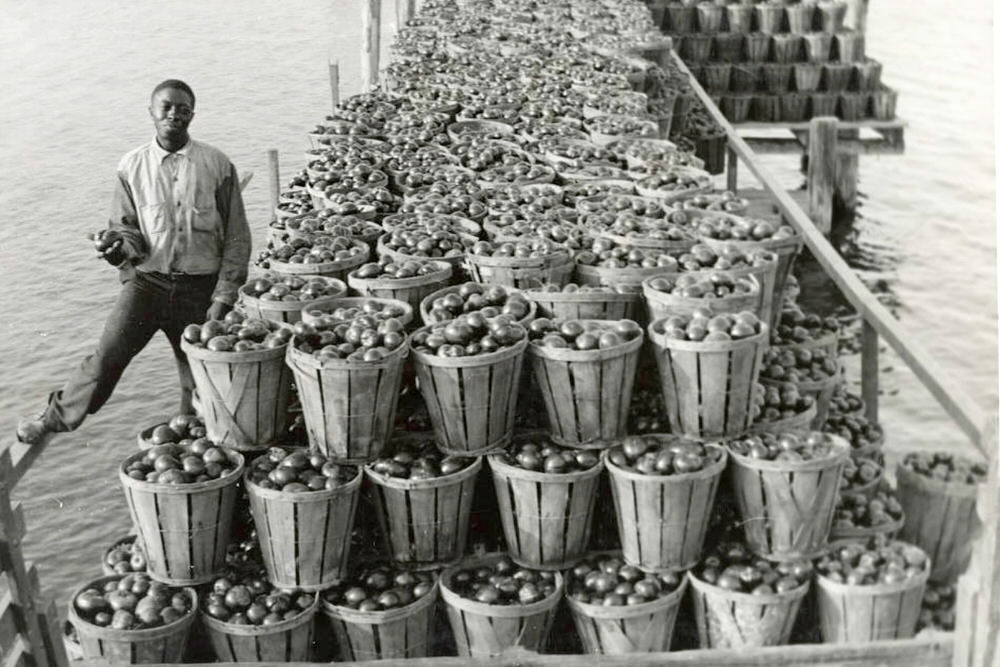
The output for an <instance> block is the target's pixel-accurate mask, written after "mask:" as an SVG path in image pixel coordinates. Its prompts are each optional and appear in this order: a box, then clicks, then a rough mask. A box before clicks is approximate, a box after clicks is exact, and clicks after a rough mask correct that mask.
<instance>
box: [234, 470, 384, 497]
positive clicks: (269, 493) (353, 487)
mask: <svg viewBox="0 0 1000 667" xmlns="http://www.w3.org/2000/svg"><path fill="white" fill-rule="evenodd" d="M347 465H354V467H356V468H357V469H358V471H357V473H356V474H355V475H354V477H352V478H351V480H350V481H348V482H346V483H344V484H343V485H341V486H338V487H337V488H335V489H322V490H319V491H308V492H304V493H285V492H284V491H282V490H281V489H265V488H264V487H262V486H260V485H259V484H257V483H256V482H254V481H253V480H252V479H251V475H250V473H251V472H252V465H251V466H248V467H247V468H246V470H245V471H244V472H243V483H244V485H245V486H246V489H247V493H248V494H250V495H255V496H258V497H259V498H264V499H267V500H280V501H282V502H287V503H291V504H306V503H321V502H328V501H330V500H333V499H335V498H337V497H338V496H343V495H347V494H351V493H354V492H356V491H358V490H359V489H360V487H361V480H362V478H363V477H364V475H363V474H362V472H361V466H360V465H355V464H350V463H349V464H347Z"/></svg>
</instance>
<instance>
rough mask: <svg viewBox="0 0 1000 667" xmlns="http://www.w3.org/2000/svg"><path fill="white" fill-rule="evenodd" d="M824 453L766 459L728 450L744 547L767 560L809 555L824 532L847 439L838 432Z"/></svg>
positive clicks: (820, 548)
mask: <svg viewBox="0 0 1000 667" xmlns="http://www.w3.org/2000/svg"><path fill="white" fill-rule="evenodd" d="M827 437H830V438H832V439H833V451H831V452H830V454H829V455H827V456H825V457H823V458H820V459H813V460H809V461H768V460H764V459H755V458H752V457H750V456H743V455H741V454H736V453H734V452H730V453H729V458H730V459H731V460H732V465H731V466H730V472H731V475H732V477H731V482H732V489H733V494H734V495H735V496H736V503H737V505H738V506H739V510H740V515H741V521H742V524H743V532H744V535H745V537H746V541H747V544H748V545H749V546H750V549H751V550H752V551H753V552H754V553H755V554H757V555H759V556H763V557H765V558H770V559H772V560H800V559H803V558H815V557H817V556H819V555H821V554H822V553H823V552H824V551H825V550H826V548H827V538H828V536H829V534H830V526H831V525H832V523H833V515H834V511H835V509H836V506H837V500H838V498H839V486H840V478H841V473H842V472H843V469H844V465H845V464H846V463H847V459H848V457H849V456H850V445H848V444H847V442H846V441H845V440H844V439H843V438H840V437H838V436H834V435H828V436H827Z"/></svg>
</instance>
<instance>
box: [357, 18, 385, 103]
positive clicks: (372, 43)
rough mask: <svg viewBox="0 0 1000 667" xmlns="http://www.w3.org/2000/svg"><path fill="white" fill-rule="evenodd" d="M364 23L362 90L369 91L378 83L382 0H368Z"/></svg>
mask: <svg viewBox="0 0 1000 667" xmlns="http://www.w3.org/2000/svg"><path fill="white" fill-rule="evenodd" d="M363 25H364V33H365V39H364V43H363V44H362V47H361V91H362V92H365V93H367V92H368V91H370V90H371V89H372V88H374V87H375V86H377V85H378V67H379V65H378V60H379V50H380V49H381V44H380V39H381V32H382V0H368V2H367V3H366V6H365V15H364V23H363Z"/></svg>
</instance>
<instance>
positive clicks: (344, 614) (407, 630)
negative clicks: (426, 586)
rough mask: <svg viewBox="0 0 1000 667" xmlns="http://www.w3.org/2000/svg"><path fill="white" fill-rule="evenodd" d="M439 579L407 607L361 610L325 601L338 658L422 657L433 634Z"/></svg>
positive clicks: (326, 613)
mask: <svg viewBox="0 0 1000 667" xmlns="http://www.w3.org/2000/svg"><path fill="white" fill-rule="evenodd" d="M438 586H439V584H438V582H437V581H435V582H434V587H433V588H432V589H431V590H430V591H428V592H427V593H426V594H424V595H423V596H421V597H420V598H418V599H417V600H414V601H413V602H411V603H410V604H408V605H406V606H404V607H397V608H395V609H387V610H385V611H359V610H357V609H351V608H350V607H341V606H336V605H332V604H330V603H329V602H326V601H324V602H323V615H324V616H325V617H326V619H327V621H328V622H329V624H330V628H331V630H332V631H333V633H332V634H333V641H334V646H335V650H336V654H337V661H340V662H351V661H359V662H363V661H366V660H390V659H394V658H395V659H403V658H422V657H424V656H426V655H427V654H428V653H429V650H430V645H431V641H432V640H433V637H434V607H435V605H434V603H435V602H436V601H437V598H438Z"/></svg>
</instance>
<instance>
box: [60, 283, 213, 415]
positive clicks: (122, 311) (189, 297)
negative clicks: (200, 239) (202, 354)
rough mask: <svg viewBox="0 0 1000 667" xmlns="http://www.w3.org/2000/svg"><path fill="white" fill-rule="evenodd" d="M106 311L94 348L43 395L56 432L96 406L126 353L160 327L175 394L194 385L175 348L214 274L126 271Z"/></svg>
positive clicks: (200, 315) (207, 296)
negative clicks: (176, 381) (173, 366)
mask: <svg viewBox="0 0 1000 667" xmlns="http://www.w3.org/2000/svg"><path fill="white" fill-rule="evenodd" d="M130 274H131V275H129V276H128V277H126V278H125V280H124V281H123V284H122V291H121V293H120V294H119V295H118V301H117V302H115V305H114V308H112V310H111V313H110V314H109V315H108V319H107V322H105V324H104V332H103V333H102V334H101V340H100V341H99V342H98V343H97V349H96V350H95V351H94V353H93V354H90V355H88V356H87V358H85V359H84V360H83V363H81V364H80V366H79V367H78V368H77V369H76V371H75V372H74V373H73V375H72V376H71V377H70V378H69V380H68V381H67V382H66V384H65V385H64V386H63V388H62V389H61V390H60V391H57V392H55V393H53V394H52V395H51V396H50V397H49V405H48V408H47V409H46V411H45V415H44V417H43V418H44V420H45V421H46V422H47V423H48V424H49V425H50V426H51V427H52V428H53V429H54V430H56V431H72V430H74V429H75V428H76V427H78V426H79V425H80V424H81V423H82V422H83V420H84V418H86V416H87V415H89V414H93V413H95V412H97V411H98V410H100V409H101V406H103V405H104V404H105V403H106V402H107V400H108V398H110V396H111V392H112V391H114V388H115V386H116V385H117V384H118V380H119V379H120V378H121V376H122V373H123V372H124V371H125V368H126V367H127V366H128V364H129V362H130V361H132V357H134V356H135V355H136V354H138V353H139V351H140V350H142V348H144V347H146V344H147V343H149V341H150V339H151V338H152V337H153V334H155V333H156V332H157V331H163V333H165V334H166V335H167V339H168V340H169V341H170V345H171V347H173V349H174V358H175V359H176V361H177V372H178V374H179V375H180V383H181V392H182V396H184V395H185V394H184V392H187V393H186V395H187V396H190V392H191V391H192V390H193V389H194V380H193V378H192V377H191V369H190V368H189V367H188V364H187V357H186V356H185V354H184V353H183V352H182V351H181V347H180V340H181V333H182V332H183V331H184V327H185V326H187V325H188V324H192V323H196V324H201V323H202V322H204V321H205V313H206V312H207V311H208V307H209V305H210V304H211V302H212V292H213V291H214V290H215V283H216V279H217V276H216V275H214V274H213V275H206V276H187V275H178V274H173V275H166V274H162V273H145V272H142V271H132V272H130Z"/></svg>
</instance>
